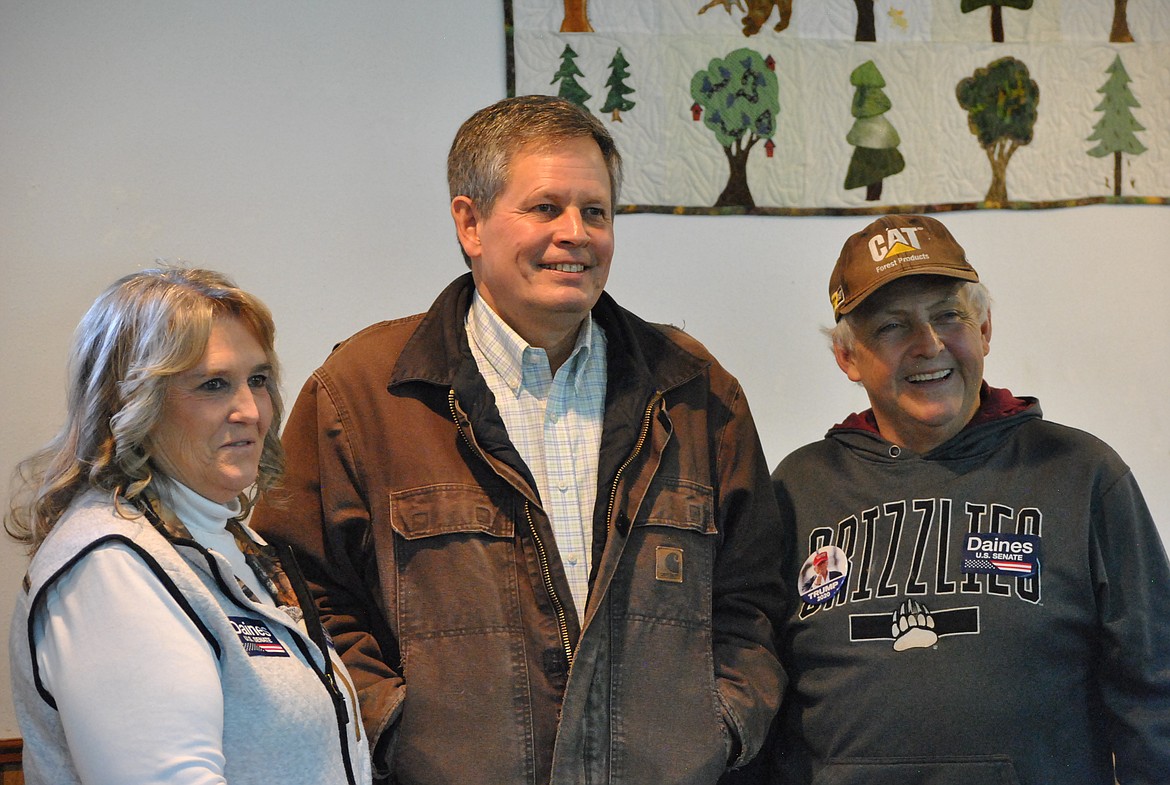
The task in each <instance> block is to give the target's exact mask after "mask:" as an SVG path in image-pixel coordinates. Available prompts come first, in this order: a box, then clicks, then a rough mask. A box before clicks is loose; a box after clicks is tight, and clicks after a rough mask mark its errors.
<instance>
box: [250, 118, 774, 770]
mask: <svg viewBox="0 0 1170 785" xmlns="http://www.w3.org/2000/svg"><path fill="white" fill-rule="evenodd" d="M448 177H449V181H450V188H451V199H452V201H451V213H452V217H453V218H454V221H455V227H456V230H457V233H458V237H459V242H460V244H461V246H462V249H463V253H464V257H465V260H466V261H467V263H468V265H469V267H470V268H471V274H470V275H464V276H462V277H460V278H458V279H457V280H455V281H454V282H453V283H452V284H451V285H450V286H449V287H447V289H446V290H445V291H444V292H443V293H442V294H440V295H439V297H438V299H437V300H436V301H435V303H434V304H433V305H432V306H431V308H430V310H429V311H428V312H427V313H425V314H421V315H418V316H413V317H409V318H406V319H400V320H396V321H390V322H383V323H380V324H376V325H373V326H371V327H369V328H367V329H365V330H363V331H362V332H359V333H358V334H357V335H355V336H353V337H352V338H350V339H349V340H347V341H345V342H344V343H342V344H341V345H340V346H339V347H338V348H337V349H336V350H335V351H334V352H333V353H332V355H331V356H330V357H329V358H328V359H327V360H326V362H325V363H324V365H322V366H321V368H320V369H318V370H317V371H316V372H315V373H314V374H313V376H312V378H310V379H309V381H308V383H307V384H306V385H305V387H304V389H303V391H302V392H301V395H300V398H299V399H298V400H297V402H296V405H295V406H294V408H293V411H292V414H291V416H290V418H289V421H288V425H287V427H286V430H285V436H284V442H285V446H286V448H287V451H288V459H289V472H288V476H287V480H286V483H285V488H286V490H287V494H288V497H289V498H288V500H287V502H286V503H285V504H284V505H282V506H281V507H280V508H276V507H272V506H268V507H265V508H263V509H261V510H259V511H258V513H257V515H256V516H255V518H254V525H255V527H256V528H257V529H258V530H259V531H261V532H262V533H263V534H264V535H265V536H266V537H267V538H269V539H270V540H272V541H278V542H285V543H288V544H291V545H292V546H293V547H294V548H295V549H296V550H297V552H298V555H299V556H300V559H301V561H302V562H303V564H302V566H303V568H304V570H305V572H306V574H307V575H308V577H309V580H310V582H311V584H312V588H313V590H314V593H315V595H316V597H317V599H318V605H319V607H320V610H321V612H322V616H323V619H324V622H325V624H326V626H327V627H328V629H329V631H330V632H331V634H332V636H333V640H334V641H335V643H336V645H337V649H338V651H339V652H340V653H341V655H342V658H343V659H344V660H345V662H346V665H347V666H348V668H349V670H350V672H351V674H352V675H353V677H354V679H355V681H356V683H357V685H358V688H359V691H360V693H359V697H360V699H361V704H362V713H363V718H364V721H365V726H366V729H367V730H368V733H369V739H370V742H371V748H372V749H373V750H374V762H375V766H376V767H377V769H378V770H379V771H380V772H381V773H382V776H384V777H386V778H387V779H388V780H389V781H393V782H398V783H411V784H413V783H431V782H433V783H451V782H458V783H485V785H487V784H490V785H501V783H509V784H512V783H533V784H534V785H535V784H536V783H547V782H554V783H586V782H590V783H601V782H607V783H632V784H634V785H644V784H645V783H651V782H654V783H658V782H663V783H665V782H669V783H695V784H696V785H698V784H700V783H708V784H709V783H714V782H716V780H718V778H719V777H720V775H721V774H722V773H723V772H724V771H725V770H726V769H727V768H728V767H729V766H739V765H742V764H743V763H745V762H747V761H748V760H750V759H751V758H752V757H753V756H754V755H755V754H756V752H757V751H758V749H759V747H760V745H761V744H762V742H763V738H764V736H765V735H766V732H767V729H768V725H769V722H770V720H771V718H772V716H773V714H774V713H775V711H776V708H777V705H778V703H779V698H780V694H781V691H782V689H783V686H784V675H783V672H782V670H781V668H780V665H779V662H778V661H777V658H776V654H775V650H774V646H773V642H772V637H773V622H774V621H775V620H776V619H777V618H779V616H780V614H781V612H782V607H781V603H782V601H781V600H780V598H781V597H782V594H783V593H782V592H781V590H780V586H779V583H778V580H777V574H778V566H777V565H778V558H777V557H778V552H779V546H780V543H779V539H778V535H777V529H778V524H777V511H776V507H775V499H774V497H773V495H772V492H771V488H770V485H769V482H768V474H767V470H766V467H765V465H764V459H763V455H762V453H761V450H760V444H759V439H758V437H757V435H756V431H755V426H754V424H753V422H752V418H751V414H750V412H749V410H748V406H747V403H746V401H745V400H744V395H743V392H742V390H741V389H740V387H739V384H738V382H737V381H736V380H735V379H734V378H733V377H732V376H731V375H729V374H728V373H727V372H726V371H725V370H724V369H723V368H722V367H721V366H720V365H719V364H718V363H717V362H716V361H715V360H714V358H712V357H711V356H710V355H709V354H708V353H707V351H706V350H705V349H704V348H703V346H702V345H700V344H699V343H698V342H696V341H695V340H693V339H692V338H690V337H689V336H687V335H686V334H684V333H682V332H681V331H679V330H676V329H673V328H670V327H664V326H659V325H652V324H649V323H647V322H644V321H642V320H641V319H639V318H638V317H636V316H634V315H633V314H631V313H629V312H628V311H626V310H624V309H622V308H621V307H620V306H618V305H617V304H616V303H615V302H614V301H613V299H612V298H610V297H609V296H608V295H607V294H605V293H604V292H603V289H604V287H605V282H606V277H607V275H608V272H609V265H610V260H611V258H612V255H613V209H614V204H615V202H616V198H617V193H618V188H619V186H620V179H621V159H620V156H619V155H618V152H617V150H616V148H615V147H614V143H613V140H612V139H611V138H610V136H609V134H608V132H607V131H606V130H605V129H604V127H603V126H601V125H600V123H598V122H597V121H596V119H594V118H593V117H592V116H591V115H590V114H589V113H588V112H585V111H583V110H581V109H579V108H577V107H575V106H574V105H572V104H570V103H568V102H566V101H563V100H560V99H556V98H550V97H547V96H527V97H522V98H515V99H506V100H504V101H501V102H499V103H497V104H495V105H493V106H490V107H487V108H486V109H483V110H481V111H480V112H477V113H476V114H475V115H473V116H472V117H471V118H470V119H469V120H468V121H467V122H466V123H464V125H463V127H462V128H461V129H460V131H459V133H458V134H457V136H456V139H455V141H454V144H453V145H452V148H451V152H450V155H449V157H448Z"/></svg>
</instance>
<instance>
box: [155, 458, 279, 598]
mask: <svg viewBox="0 0 1170 785" xmlns="http://www.w3.org/2000/svg"><path fill="white" fill-rule="evenodd" d="M155 484H156V486H157V487H158V495H159V498H161V499H162V503H163V505H164V506H165V507H167V509H169V510H170V511H171V512H173V513H174V514H175V517H177V518H178V519H179V520H180V521H182V522H183V525H184V526H186V527H187V531H189V532H191V536H192V537H194V538H195V541H196V542H198V543H199V544H200V545H202V546H203V547H204V548H206V549H207V550H209V551H214V552H215V553H218V554H220V555H221V556H223V557H224V558H225V559H227V560H228V562H229V563H231V565H232V571H233V572H235V574H236V577H237V578H240V579H241V580H243V581H244V583H246V584H247V585H248V588H249V589H251V590H252V593H253V594H255V595H256V596H257V597H258V598H259V599H260V602H262V603H264V604H265V605H272V606H274V607H275V603H274V602H273V600H272V597H271V596H269V594H268V592H267V591H266V590H265V589H264V588H263V584H261V582H260V579H259V578H257V577H256V573H255V572H254V571H253V570H252V568H251V567H249V566H248V562H247V561H245V560H244V554H243V553H241V552H240V549H239V548H238V547H237V546H236V538H235V537H233V536H232V533H231V532H229V531H228V530H227V522H228V519H229V518H234V517H236V516H237V515H239V514H240V503H239V502H238V501H236V500H235V499H233V500H232V501H231V503H230V504H220V503H219V502H213V501H212V500H211V499H208V498H207V497H206V496H200V495H199V494H197V493H195V491H193V490H191V489H190V488H188V487H187V486H186V485H183V484H182V483H180V482H176V481H174V480H170V479H164V480H163V481H162V482H157V483H155ZM245 528H246V527H245ZM248 533H249V534H252V536H253V538H254V539H259V537H257V536H256V535H255V534H254V533H253V532H252V531H251V530H248Z"/></svg>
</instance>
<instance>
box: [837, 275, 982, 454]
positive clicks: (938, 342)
mask: <svg viewBox="0 0 1170 785" xmlns="http://www.w3.org/2000/svg"><path fill="white" fill-rule="evenodd" d="M846 318H848V319H849V320H850V327H851V328H852V330H853V337H854V341H853V346H852V347H851V348H844V347H837V348H835V350H834V351H835V354H836V356H837V364H838V365H840V366H841V370H843V371H844V372H845V373H846V375H847V376H848V377H849V378H850V379H851V380H852V381H855V382H860V383H861V384H862V386H863V387H865V391H866V393H867V394H868V395H869V401H870V405H871V406H872V407H873V412H874V416H875V418H876V419H877V423H878V430H879V431H880V432H881V434H882V436H883V437H885V438H886V439H888V440H889V441H891V442H893V443H895V444H898V445H900V446H903V447H907V448H909V449H911V450H914V451H915V452H917V453H925V452H929V451H930V450H931V449H933V448H935V447H937V446H939V445H940V444H942V443H944V442H946V441H947V440H948V439H950V438H951V437H952V436H954V435H955V434H957V433H958V432H959V431H961V430H962V429H963V426H965V425H966V424H967V423H968V422H969V421H970V420H971V418H972V417H973V416H974V415H975V412H976V411H977V410H978V409H979V388H980V385H981V384H982V382H983V358H984V357H985V356H986V355H987V353H988V351H989V350H990V348H991V315H990V313H988V315H987V317H986V319H983V320H982V321H981V320H980V314H978V313H976V312H975V309H974V308H972V306H971V304H970V302H969V301H968V298H967V296H966V294H965V289H964V286H963V282H961V281H956V280H954V279H950V278H941V277H938V276H931V275H912V276H907V277H904V278H901V279H898V280H896V281H893V282H891V283H889V284H886V285H885V286H883V287H882V288H881V289H879V290H878V291H876V292H874V293H873V294H872V295H870V296H869V297H868V298H867V299H866V301H865V302H864V303H862V305H861V306H859V307H858V308H857V310H856V311H854V312H853V313H852V314H850V315H849V316H848V317H846Z"/></svg>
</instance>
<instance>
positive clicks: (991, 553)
mask: <svg viewBox="0 0 1170 785" xmlns="http://www.w3.org/2000/svg"><path fill="white" fill-rule="evenodd" d="M1039 569H1040V538H1039V537H1037V536H1036V535H1034V534H983V533H978V532H972V533H971V534H968V535H967V536H965V537H964V538H963V572H965V573H977V574H988V575H1014V576H1016V577H1019V578H1027V577H1029V576H1031V575H1036V574H1037V572H1038V571H1039Z"/></svg>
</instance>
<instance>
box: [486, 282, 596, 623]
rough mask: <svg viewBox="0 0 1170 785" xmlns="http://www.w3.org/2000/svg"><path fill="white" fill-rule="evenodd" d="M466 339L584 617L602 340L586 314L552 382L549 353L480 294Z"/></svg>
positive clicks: (579, 614)
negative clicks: (549, 523)
mask: <svg viewBox="0 0 1170 785" xmlns="http://www.w3.org/2000/svg"><path fill="white" fill-rule="evenodd" d="M467 339H468V343H469V344H470V345H471V354H472V355H473V356H474V357H475V362H476V365H477V366H478V367H479V372H480V374H481V375H482V376H483V378H484V381H485V382H487V386H488V388H489V389H491V391H492V392H493V393H494V394H495V396H496V407H497V408H498V409H499V410H500V416H501V417H502V418H503V420H504V426H505V427H506V428H507V429H508V436H509V437H510V438H511V439H512V444H513V445H515V447H516V451H517V452H519V453H520V457H521V458H522V459H524V462H525V463H526V464H527V465H528V468H529V470H530V471H531V472H532V476H533V478H534V479H535V480H536V490H537V493H538V494H539V495H540V500H541V504H542V506H543V508H544V511H545V512H546V513H548V516H549V519H550V520H551V521H552V527H553V535H554V536H555V537H556V546H557V550H558V551H559V552H560V555H561V562H562V564H563V565H564V568H565V574H566V576H567V577H568V580H569V589H570V591H571V592H572V595H573V605H574V606H575V607H576V610H577V614H578V618H580V617H581V616H582V615H583V611H584V608H585V601H586V599H588V597H589V570H590V567H591V561H592V558H591V552H592V547H593V505H594V503H595V502H596V500H597V460H598V452H599V450H600V448H601V424H602V419H603V417H604V414H605V385H606V378H607V377H606V356H605V348H606V341H605V333H604V332H603V331H602V329H601V328H600V327H599V326H598V325H597V324H596V323H595V322H594V321H593V318H592V317H591V316H588V315H587V316H586V317H585V321H584V322H583V323H582V326H581V330H580V332H578V334H577V343H576V345H575V346H574V347H573V352H572V354H570V355H569V359H568V360H566V361H565V363H564V364H563V365H562V366H561V367H560V368H558V369H557V372H556V375H555V376H554V375H553V373H552V370H551V368H550V366H549V362H548V354H547V353H546V352H545V351H544V349H538V348H536V347H533V346H529V345H528V343H527V342H526V341H525V340H524V339H523V338H521V337H520V336H519V335H518V334H517V333H516V332H515V331H514V330H513V329H512V328H511V327H509V326H508V325H507V324H505V323H504V320H503V319H501V318H500V317H499V316H498V315H496V313H495V312H494V311H492V309H491V308H490V307H489V306H488V304H487V303H486V302H484V301H483V299H482V298H481V297H480V296H479V292H476V293H475V295H474V296H473V298H472V302H471V309H470V311H468V314H467Z"/></svg>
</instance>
